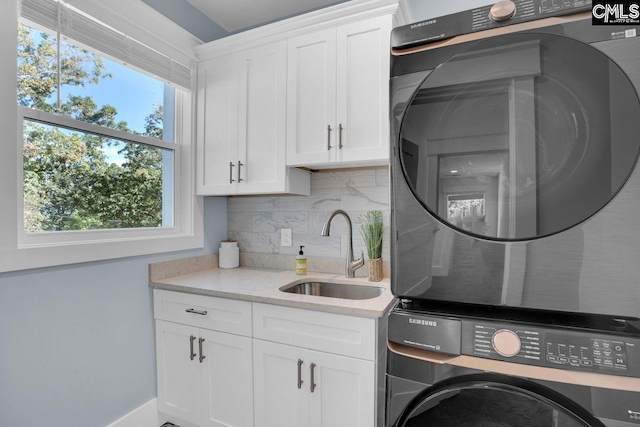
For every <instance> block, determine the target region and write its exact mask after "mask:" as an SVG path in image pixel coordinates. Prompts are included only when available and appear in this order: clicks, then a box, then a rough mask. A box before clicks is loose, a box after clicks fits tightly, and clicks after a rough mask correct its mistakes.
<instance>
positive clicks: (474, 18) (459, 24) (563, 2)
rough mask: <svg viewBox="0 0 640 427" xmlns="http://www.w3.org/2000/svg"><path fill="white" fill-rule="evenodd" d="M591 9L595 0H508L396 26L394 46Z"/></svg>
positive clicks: (392, 43)
mask: <svg viewBox="0 0 640 427" xmlns="http://www.w3.org/2000/svg"><path fill="white" fill-rule="evenodd" d="M590 10H591V0H505V1H500V2H497V3H495V4H492V5H488V6H482V7H478V8H475V9H471V10H467V11H464V12H459V13H454V14H451V15H446V16H442V17H438V18H432V19H427V20H423V21H418V22H415V23H413V24H409V25H404V26H402V27H398V28H395V29H394V30H393V31H392V33H391V47H392V48H394V49H407V48H410V47H413V46H418V45H423V44H428V43H432V42H436V41H439V40H443V39H447V38H450V37H455V36H459V35H462V34H468V33H473V32H476V31H483V30H488V29H491V28H498V27H503V26H506V25H513V24H519V23H521V22H527V21H533V20H536V19H543V18H548V17H551V16H561V15H568V14H573V13H579V12H585V11H590Z"/></svg>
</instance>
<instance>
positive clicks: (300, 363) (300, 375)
mask: <svg viewBox="0 0 640 427" xmlns="http://www.w3.org/2000/svg"><path fill="white" fill-rule="evenodd" d="M302 363H303V362H302V360H300V359H298V388H299V389H300V388H302Z"/></svg>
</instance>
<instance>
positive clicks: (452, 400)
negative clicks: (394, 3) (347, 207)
mask: <svg viewBox="0 0 640 427" xmlns="http://www.w3.org/2000/svg"><path fill="white" fill-rule="evenodd" d="M636 31H640V26H635V25H626V26H625V25H615V26H613V25H593V24H592V17H591V2H590V1H584V0H514V1H513V2H511V1H506V2H505V1H503V2H500V3H498V4H496V5H493V6H492V5H489V6H485V7H478V8H476V9H473V10H469V11H466V12H461V13H456V14H453V15H448V16H443V17H439V18H435V19H429V20H426V21H422V22H416V23H414V24H411V25H407V26H404V27H400V28H397V29H395V30H394V31H393V34H392V53H391V55H392V56H391V75H392V78H391V93H390V96H391V129H392V135H391V137H392V153H391V192H392V214H391V222H392V225H391V227H392V239H391V240H392V248H391V253H392V291H393V293H394V294H395V295H396V296H397V297H398V301H399V302H398V304H397V305H396V306H395V307H394V309H393V310H392V312H391V313H390V315H389V336H388V352H387V358H388V361H387V408H386V409H387V426H389V427H409V426H420V427H427V426H428V427H439V426H447V427H451V426H458V427H465V426H469V427H485V426H486V427H493V426H500V427H533V426H536V427H576V426H582V427H584V426H592V427H593V426H599V427H602V426H606V427H622V426H625V427H626V426H635V425H640V320H639V318H640V168H639V167H637V166H636V164H637V160H638V155H639V152H640V132H638V126H639V125H640V100H639V97H638V91H639V90H640V34H637V33H636Z"/></svg>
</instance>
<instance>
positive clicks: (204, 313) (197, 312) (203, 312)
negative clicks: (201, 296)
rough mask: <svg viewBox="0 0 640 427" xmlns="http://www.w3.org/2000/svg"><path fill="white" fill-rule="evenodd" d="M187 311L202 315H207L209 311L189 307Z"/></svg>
mask: <svg viewBox="0 0 640 427" xmlns="http://www.w3.org/2000/svg"><path fill="white" fill-rule="evenodd" d="M185 311H186V312H187V313H192V314H199V315H200V316H206V315H207V311H206V310H202V311H198V310H194V309H193V308H187V309H186V310H185Z"/></svg>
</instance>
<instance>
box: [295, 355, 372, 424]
mask: <svg viewBox="0 0 640 427" xmlns="http://www.w3.org/2000/svg"><path fill="white" fill-rule="evenodd" d="M308 358H309V361H310V362H311V363H313V364H314V367H313V385H315V387H313V392H312V393H310V394H309V426H310V427H343V426H344V427H372V426H375V421H376V417H375V414H376V412H375V364H374V362H371V361H367V360H361V359H354V358H351V357H345V356H337V355H334V354H329V353H322V352H318V351H313V350H310V351H309V356H308ZM309 381H310V383H311V379H310V380H309Z"/></svg>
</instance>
